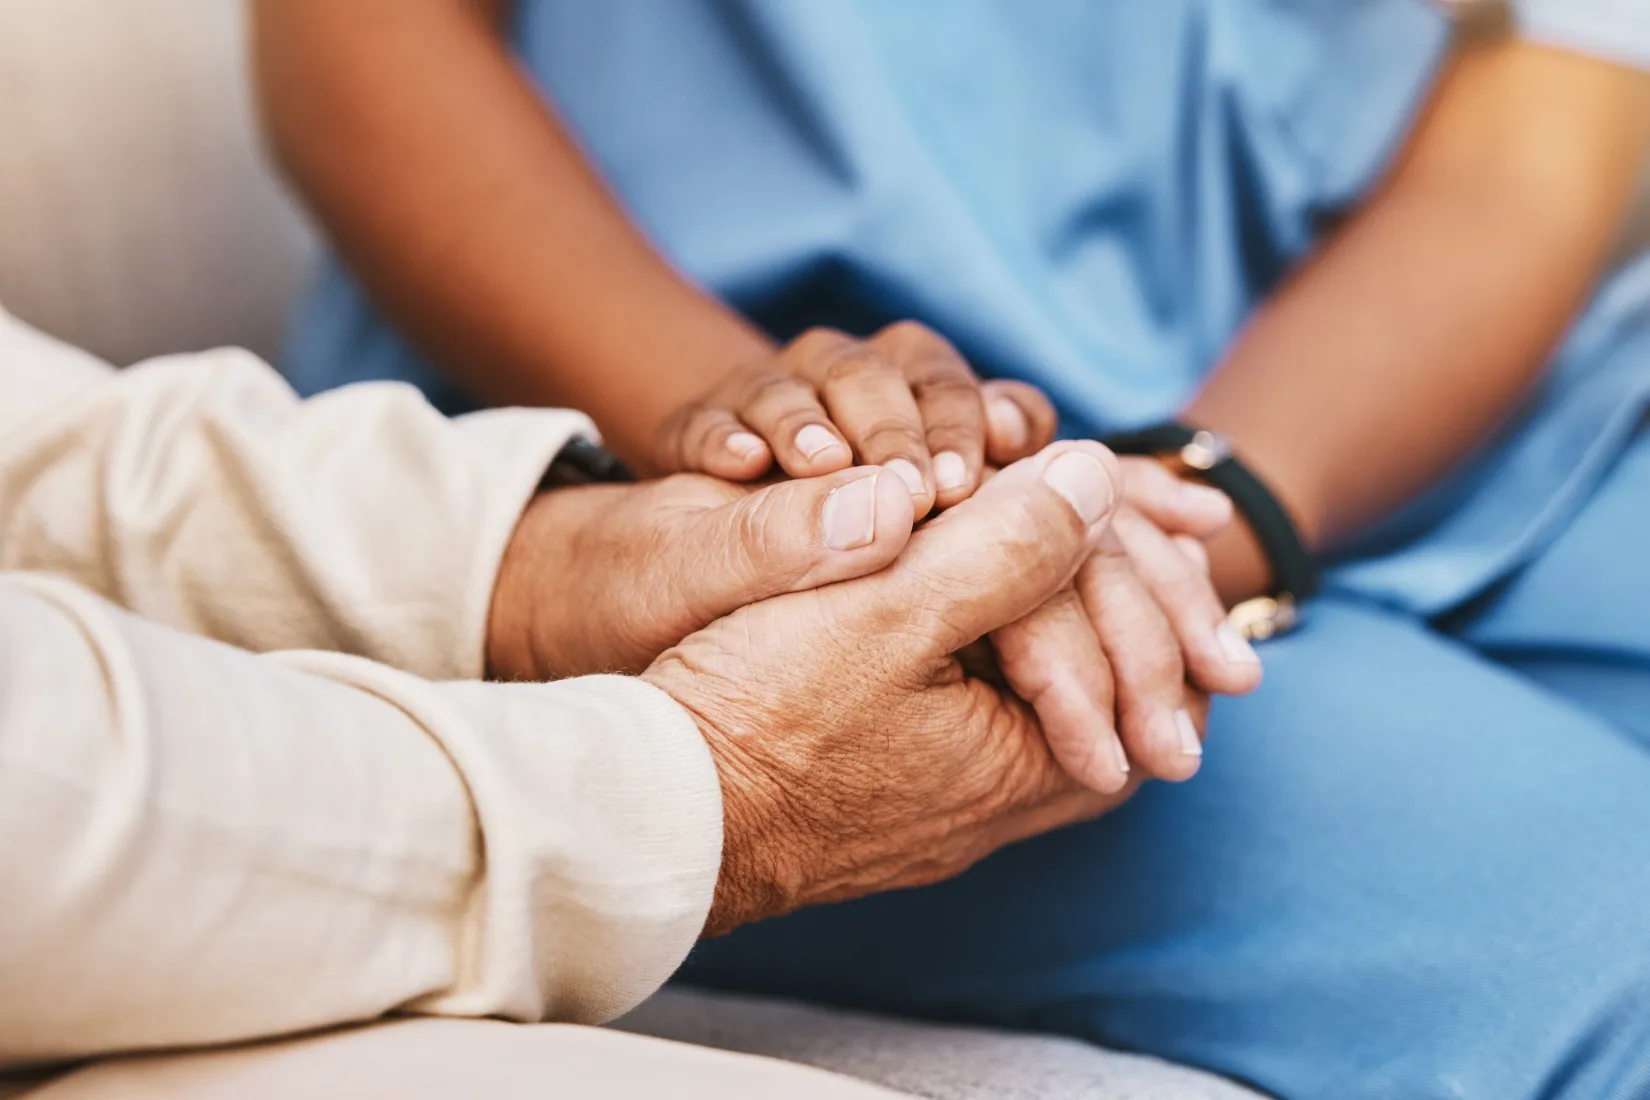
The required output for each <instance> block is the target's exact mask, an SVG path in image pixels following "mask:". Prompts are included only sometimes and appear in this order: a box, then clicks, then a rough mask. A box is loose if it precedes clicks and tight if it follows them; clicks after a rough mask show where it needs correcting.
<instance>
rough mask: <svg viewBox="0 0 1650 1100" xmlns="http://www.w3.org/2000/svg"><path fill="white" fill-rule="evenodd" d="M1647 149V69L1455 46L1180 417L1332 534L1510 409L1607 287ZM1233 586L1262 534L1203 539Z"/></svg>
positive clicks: (1384, 504)
mask: <svg viewBox="0 0 1650 1100" xmlns="http://www.w3.org/2000/svg"><path fill="white" fill-rule="evenodd" d="M1647 147H1650V75H1645V74H1641V73H1637V72H1635V71H1633V70H1630V69H1625V68H1619V67H1615V66H1612V65H1608V64H1605V63H1602V62H1596V61H1591V60H1588V59H1585V58H1583V57H1580V56H1578V55H1574V54H1569V53H1564V52H1560V51H1556V50H1551V49H1547V48H1543V47H1539V46H1535V45H1529V44H1523V43H1516V42H1507V43H1504V44H1496V45H1489V46H1483V47H1478V48H1475V49H1473V50H1470V51H1468V52H1465V53H1463V54H1462V55H1461V56H1460V57H1459V58H1458V59H1457V60H1456V61H1455V62H1454V63H1453V64H1452V66H1451V67H1450V69H1449V70H1448V72H1447V73H1446V74H1445V76H1444V77H1443V78H1442V81H1441V83H1440V85H1439V87H1438V89H1437V90H1436V92H1435V94H1434V96H1433V99H1432V102H1431V103H1430V105H1429V107H1428V109H1427V111H1426V112H1425V114H1424V116H1423V117H1422V119H1421V121H1420V123H1419V124H1418V126H1417V128H1416V130H1415V132H1414V133H1413V134H1412V136H1411V138H1410V141H1409V144H1408V146H1407V147H1406V149H1405V150H1404V152H1403V154H1402V156H1401V157H1400V159H1399V161H1398V163H1397V164H1396V165H1395V167H1394V169H1393V171H1392V172H1391V174H1390V176H1389V178H1388V179H1387V181H1386V182H1385V183H1384V185H1383V186H1382V188H1381V189H1380V191H1379V192H1378V193H1377V194H1376V195H1375V197H1374V198H1373V199H1372V200H1371V202H1370V203H1369V204H1368V206H1367V207H1365V208H1364V209H1363V210H1362V211H1361V212H1360V213H1359V214H1358V215H1357V216H1356V217H1355V218H1354V219H1353V220H1352V221H1351V222H1350V223H1349V224H1348V225H1347V227H1346V228H1345V229H1344V230H1343V231H1342V232H1341V233H1339V234H1338V235H1337V236H1336V237H1335V238H1334V240H1333V241H1332V242H1330V243H1329V244H1328V245H1327V246H1326V247H1325V248H1324V249H1323V250H1322V251H1321V252H1320V253H1319V254H1318V255H1317V256H1316V257H1315V258H1314V259H1312V260H1311V261H1310V262H1309V263H1307V264H1306V265H1305V266H1304V268H1303V269H1302V270H1301V271H1300V272H1299V273H1298V275H1297V276H1296V277H1295V278H1294V279H1293V280H1292V281H1291V282H1290V283H1289V284H1288V285H1287V286H1285V287H1284V288H1283V290H1282V291H1281V292H1279V293H1278V294H1277V295H1276V297H1275V298H1274V299H1273V300H1272V301H1271V302H1270V303H1269V304H1268V305H1267V306H1266V307H1265V308H1264V309H1262V310H1261V311H1260V313H1259V314H1258V315H1257V316H1256V318H1255V319H1254V321H1253V322H1252V323H1251V324H1250V326H1249V327H1248V329H1247V330H1246V331H1245V332H1244V333H1243V334H1242V335H1241V336H1240V337H1239V339H1238V340H1237V341H1236V342H1235V343H1234V345H1233V346H1232V348H1231V350H1230V352H1229V353H1228V355H1227V358H1226V360H1225V362H1224V363H1223V364H1222V365H1221V366H1220V368H1219V369H1218V370H1217V371H1216V373H1215V374H1214V376H1213V377H1212V378H1211V379H1210V380H1209V382H1208V384H1207V385H1206V386H1205V388H1204V389H1203V391H1202V392H1201V393H1200V394H1199V395H1198V396H1197V398H1196V399H1195V400H1194V401H1193V402H1192V404H1191V406H1190V408H1189V409H1188V410H1187V416H1188V418H1189V419H1191V420H1193V421H1195V422H1198V423H1202V424H1206V425H1209V426H1211V427H1215V428H1218V429H1220V430H1222V431H1225V432H1227V433H1229V434H1230V435H1231V436H1232V437H1233V439H1234V440H1235V442H1236V445H1237V447H1238V450H1239V452H1240V453H1241V454H1242V455H1243V456H1244V457H1245V458H1246V459H1247V460H1248V462H1250V463H1251V464H1252V465H1253V466H1254V467H1255V468H1256V469H1257V470H1258V471H1259V472H1260V473H1261V474H1262V475H1263V476H1264V477H1265V478H1266V479H1267V480H1268V481H1269V482H1270V483H1271V484H1272V486H1273V487H1274V489H1275V490H1276V491H1277V492H1278V493H1279V494H1280V495H1281V496H1282V497H1283V499H1284V500H1285V502H1286V503H1287V504H1288V505H1289V506H1290V508H1291V510H1292V511H1293V512H1294V514H1295V515H1296V517H1297V519H1298V520H1299V522H1300V523H1301V526H1302V527H1303V529H1304V534H1305V535H1306V537H1307V538H1308V540H1309V541H1310V542H1311V543H1313V544H1315V545H1318V546H1327V545H1332V544H1333V543H1334V542H1335V541H1336V540H1337V539H1340V538H1343V537H1345V536H1347V535H1348V534H1350V533H1352V532H1354V531H1356V530H1357V529H1358V528H1359V527H1360V526H1362V525H1364V524H1367V523H1369V522H1371V521H1372V520H1374V519H1376V518H1378V517H1379V516H1380V515H1382V514H1383V513H1384V512H1387V511H1389V510H1390V509H1393V508H1395V507H1396V506H1398V505H1400V504H1401V503H1403V502H1404V501H1405V500H1406V499H1408V498H1410V497H1412V496H1413V495H1415V494H1416V493H1418V492H1420V491H1421V490H1422V489H1424V488H1425V487H1426V486H1427V485H1428V484H1429V483H1431V482H1432V481H1434V480H1435V479H1437V478H1438V477H1440V476H1441V475H1442V474H1443V473H1444V472H1445V471H1447V470H1448V468H1449V467H1450V466H1451V465H1452V464H1454V463H1456V462H1458V461H1459V460H1460V459H1462V458H1463V457H1464V456H1465V455H1466V454H1467V453H1468V452H1469V451H1470V450H1471V449H1472V448H1473V447H1475V446H1476V445H1477V444H1479V443H1480V442H1482V441H1483V440H1484V439H1485V438H1486V437H1487V436H1488V435H1489V433H1491V432H1492V431H1493V430H1494V429H1495V428H1496V426H1497V425H1499V424H1500V423H1501V422H1502V421H1503V420H1504V419H1505V418H1506V417H1507V416H1508V415H1509V414H1510V413H1511V412H1512V411H1513V410H1514V409H1515V408H1516V406H1517V404H1518V402H1519V400H1520V399H1521V398H1522V397H1523V396H1524V395H1525V394H1526V393H1527V392H1528V390H1529V387H1530V385H1531V384H1532V382H1533V381H1534V380H1535V379H1536V377H1537V376H1538V374H1539V372H1540V371H1541V369H1542V368H1543V366H1544V365H1545V364H1546V362H1547V360H1548V359H1549V357H1550V356H1551V354H1552V352H1553V350H1554V348H1555V346H1556V345H1557V343H1558V342H1559V340H1560V339H1561V338H1562V336H1563V333H1564V332H1565V330H1566V329H1567V328H1568V327H1569V325H1570V324H1571V322H1572V321H1573V319H1574V318H1575V316H1576V314H1577V312H1578V311H1579V310H1580V309H1581V307H1582V305H1583V303H1584V301H1585V299H1586V296H1587V294H1588V293H1589V291H1590V290H1591V288H1592V287H1593V285H1594V284H1595V283H1596V281H1597V279H1598V278H1599V276H1600V274H1601V272H1602V269H1603V267H1604V265H1605V263H1606V261H1607V259H1608V256H1609V253H1610V248H1611V245H1612V243H1613V241H1614V239H1615V236H1616V233H1617V231H1618V229H1619V226H1620V223H1621V221H1622V219H1623V218H1624V216H1625V214H1626V211H1627V208H1628V206H1629V204H1630V202H1631V200H1632V196H1633V192H1634V188H1635V186H1636V184H1637V182H1638V180H1639V176H1640V173H1641V171H1642V170H1643V166H1644V163H1645V151H1646V148H1647ZM1213 550H1214V561H1215V568H1216V575H1217V579H1218V581H1219V582H1220V585H1221V589H1222V591H1223V593H1224V594H1225V595H1226V596H1227V597H1228V598H1241V597H1243V596H1246V595H1250V594H1253V593H1254V592H1256V591H1259V590H1260V589H1262V588H1263V587H1264V586H1265V584H1266V583H1267V577H1266V569H1265V566H1264V564H1263V561H1262V558H1261V557H1260V554H1259V551H1258V549H1257V548H1256V546H1255V544H1254V541H1253V538H1252V536H1251V535H1249V533H1248V532H1247V530H1246V529H1243V528H1241V527H1239V526H1237V525H1234V527H1232V528H1231V529H1229V530H1228V532H1227V533H1226V534H1225V535H1223V536H1222V537H1221V538H1220V539H1218V540H1217V542H1216V543H1215V545H1214V547H1213Z"/></svg>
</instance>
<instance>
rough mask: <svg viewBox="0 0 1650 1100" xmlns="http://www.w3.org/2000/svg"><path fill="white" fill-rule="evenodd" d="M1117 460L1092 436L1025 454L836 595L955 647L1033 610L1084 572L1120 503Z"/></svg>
mask: <svg viewBox="0 0 1650 1100" xmlns="http://www.w3.org/2000/svg"><path fill="white" fill-rule="evenodd" d="M1118 495H1119V475H1118V467H1117V460H1116V458H1115V457H1114V456H1113V455H1112V453H1111V452H1110V451H1108V450H1107V449H1106V448H1105V447H1103V446H1101V445H1100V444H1098V443H1091V442H1076V441H1074V442H1063V443H1056V444H1054V445H1052V446H1050V447H1047V448H1045V449H1043V450H1042V451H1041V452H1039V453H1038V454H1036V455H1033V456H1032V457H1030V458H1026V459H1022V460H1021V461H1019V462H1016V463H1014V464H1013V465H1012V466H1009V467H1008V468H1007V469H1005V470H1003V471H1002V472H1001V473H1000V474H998V475H997V476H996V477H994V478H992V479H991V480H990V481H989V482H987V483H986V484H985V485H984V486H983V487H981V489H980V490H979V491H978V492H977V493H975V494H974V495H973V496H972V497H970V498H969V499H968V500H966V501H964V502H963V503H961V504H959V505H956V506H955V507H953V508H951V509H950V510H949V511H947V512H946V513H944V514H943V515H942V516H940V517H939V518H938V519H936V520H934V521H933V522H931V523H929V524H928V525H926V526H925V527H923V528H922V530H920V531H918V532H917V533H915V534H914V535H912V536H911V540H910V545H909V547H908V548H907V549H906V552H905V554H904V555H903V556H902V557H901V558H900V560H899V562H898V563H897V564H896V566H895V567H894V568H893V569H891V570H888V571H887V572H885V573H882V574H879V575H878V576H876V577H871V578H868V579H867V580H865V581H864V582H861V583H859V584H853V585H844V586H842V587H841V588H840V589H838V590H836V592H834V593H833V594H832V598H833V599H834V600H843V601H854V602H855V603H856V604H857V606H854V607H846V608H844V609H843V611H844V613H845V614H848V615H853V614H854V613H856V612H858V613H861V614H864V615H868V616H870V617H872V618H874V619H878V620H881V621H884V622H887V621H896V622H905V623H910V624H912V631H913V632H914V633H916V634H918V635H919V636H920V637H922V638H923V639H924V641H925V643H927V644H929V645H931V646H932V647H933V650H934V652H936V653H937V654H943V655H949V654H952V653H955V652H956V651H957V650H959V649H962V648H963V647H964V646H966V645H968V644H969V643H971V642H973V641H975V640H977V639H979V638H981V637H983V636H985V635H986V634H989V633H990V632H991V631H993V630H996V629H997V628H999V627H1002V626H1006V625H1007V624H1009V623H1012V622H1015V621H1017V620H1019V619H1021V618H1023V617H1024V616H1026V615H1028V614H1030V613H1031V612H1032V611H1033V610H1035V609H1036V608H1038V607H1040V606H1042V604H1043V603H1044V602H1046V601H1047V600H1048V599H1049V598H1050V597H1051V596H1053V595H1054V593H1055V592H1057V591H1059V589H1060V588H1061V587H1062V586H1063V585H1064V584H1066V582H1068V581H1069V580H1071V578H1072V577H1073V576H1074V575H1075V574H1076V572H1077V569H1078V567H1079V566H1081V565H1082V563H1083V561H1084V560H1085V559H1086V558H1087V557H1088V555H1089V553H1090V552H1091V551H1092V550H1093V549H1094V547H1095V544H1096V543H1097V541H1098V539H1099V537H1100V536H1101V535H1102V534H1103V533H1104V532H1105V530H1106V529H1107V527H1108V526H1109V524H1110V522H1111V516H1112V513H1113V511H1114V510H1115V509H1116V507H1117V502H1118Z"/></svg>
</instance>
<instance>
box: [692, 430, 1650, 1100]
mask: <svg viewBox="0 0 1650 1100" xmlns="http://www.w3.org/2000/svg"><path fill="white" fill-rule="evenodd" d="M1461 619H1462V621H1458V622H1455V623H1453V624H1451V625H1449V626H1447V627H1440V626H1438V625H1436V624H1428V623H1425V622H1419V621H1416V620H1414V619H1413V618H1410V617H1407V616H1405V615H1402V614H1398V613H1395V612H1392V611H1389V610H1384V609H1382V608H1379V607H1373V606H1368V605H1365V604H1360V603H1358V602H1356V601H1353V600H1350V599H1343V598H1329V599H1325V600H1323V601H1321V602H1320V603H1319V604H1318V605H1316V606H1315V608H1314V612H1313V615H1312V618H1311V620H1310V624H1309V625H1308V626H1307V627H1306V628H1305V629H1303V630H1301V631H1300V632H1298V633H1296V634H1294V635H1292V636H1290V637H1288V638H1285V639H1281V640H1279V641H1276V642H1274V643H1272V644H1269V645H1268V646H1267V647H1266V648H1265V652H1264V656H1265V659H1266V665H1267V675H1266V683H1265V685H1264V686H1263V687H1262V688H1261V690H1260V691H1259V692H1257V693H1256V694H1255V695H1253V696H1251V697H1249V698H1247V699H1240V700H1230V701H1222V702H1220V703H1218V704H1217V705H1216V708H1215V710H1214V713H1213V717H1212V720H1211V735H1210V743H1209V747H1208V754H1207V756H1206V763H1205V766H1204V770H1203V772H1202V774H1201V775H1199V776H1198V777H1197V778H1196V779H1194V780H1193V781H1191V782H1190V783H1187V784H1184V785H1181V786H1171V785H1167V784H1161V783H1159V784H1153V785H1151V786H1149V787H1148V788H1147V789H1145V790H1143V791H1142V792H1141V794H1140V795H1139V796H1138V797H1137V798H1135V799H1134V801H1133V802H1131V803H1130V804H1129V805H1128V806H1126V807H1124V808H1123V809H1122V810H1120V811H1119V812H1117V813H1115V814H1113V815H1111V816H1109V817H1107V818H1105V819H1103V820H1100V821H1097V822H1094V823H1092V824H1089V825H1085V826H1081V827H1078V828H1074V829H1069V830H1066V831H1064V832H1061V833H1057V834H1054V835H1051V836H1047V837H1043V838H1040V839H1038V840H1035V841H1032V842H1029V843H1026V844H1022V845H1020V846H1018V847H1016V848H1013V849H1010V850H1008V851H1004V852H1001V853H999V854H998V855H996V856H995V857H993V858H992V859H990V860H988V861H986V862H985V863H983V864H981V865H980V866H978V867H976V868H975V869H973V870H972V871H970V872H969V873H968V874H966V875H964V876H963V877H961V878H959V879H957V880H955V881H952V882H949V883H946V884H943V885H940V886H936V887H930V888H926V889H922V890H914V891H908V892H904V893H898V894H891V895H885V896H882V897H878V898H872V899H868V900H865V901H860V902H855V903H852V904H847V905H841V906H835V907H831V908H826V909H819V910H814V911H811V912H805V913H801V914H797V915H796V916H793V917H789V918H786V919H784V920H779V921H773V922H769V923H767V924H763V925H757V926H753V927H751V928H748V929H744V930H741V931H740V932H738V933H736V934H735V935H733V936H731V937H729V938H727V939H725V940H720V941H715V942H712V943H709V944H706V945H704V946H703V947H702V948H701V949H700V950H699V951H697V952H696V953H695V957H694V958H693V960H691V962H690V965H689V968H688V971H687V973H686V976H687V979H688V980H690V981H693V982H696V983H700V984H707V985H714V986H718V987H724V988H733V989H742V990H752V991H760V992H765V993H775V994H783V995H791V996H798V997H804V998H809V999H815V1000H820V1001H826V1002H830V1003H834V1004H839V1005H845V1006H857V1007H864V1008H870V1009H876V1010H881V1011H885V1012H894V1013H900V1014H910V1015H916V1016H925V1017H935V1018H940V1019H948V1020H963V1021H973V1022H979V1023H984V1024H990V1025H997V1026H1003V1027H1010V1028H1024V1029H1034V1030H1038V1031H1053V1032H1060V1033H1064V1034H1068V1035H1075V1036H1079V1037H1082V1038H1087V1039H1091V1040H1093V1041H1094V1042H1097V1043H1104V1044H1106V1045H1109V1046H1117V1047H1124V1048H1131V1049H1136V1050H1143V1051H1148V1052H1151V1053H1154V1054H1157V1055H1161V1056H1163V1057H1166V1058H1170V1059H1173V1060H1175V1061H1178V1062H1183V1063H1187V1064H1190V1065H1195V1066H1201V1067H1204V1068H1207V1069H1211V1070H1214V1071H1217V1072H1220V1073H1224V1074H1227V1075H1229V1076H1232V1077H1235V1078H1238V1079H1240V1080H1244V1081H1247V1082H1250V1083H1252V1084H1254V1085H1256V1086H1258V1087H1259V1088H1261V1089H1262V1090H1264V1091H1267V1092H1270V1093H1273V1094H1275V1095H1278V1096H1281V1097H1286V1098H1290V1100H1306V1098H1313V1100H1317V1098H1320V1097H1335V1098H1339V1100H1358V1098H1362V1097H1371V1098H1374V1097H1380V1098H1383V1100H1385V1098H1400V1100H1427V1098H1432V1097H1438V1098H1444V1097H1449V1098H1474V1100H1476V1098H1482V1100H1520V1098H1526V1097H1529V1098H1534V1097H1552V1098H1559V1097H1562V1098H1566V1100H1571V1098H1574V1100H1603V1098H1615V1097H1641V1096H1650V433H1647V432H1644V431H1641V432H1640V435H1639V437H1638V439H1637V441H1636V442H1635V444H1634V445H1633V446H1632V448H1631V449H1630V450H1629V452H1628V453H1627V454H1626V455H1625V456H1624V457H1623V458H1622V460H1621V461H1620V463H1619V465H1618V466H1617V468H1616V469H1615V470H1614V471H1613V473H1612V474H1611V475H1610V477H1609V479H1608V481H1607V482H1606V483H1605V484H1604V485H1603V486H1602V487H1601V488H1600V489H1599V490H1598V492H1597V493H1596V494H1595V495H1594V497H1593V498H1592V499H1591V501H1590V502H1589V503H1588V504H1587V506H1586V507H1585V509H1584V510H1583V512H1582V513H1581V514H1580V515H1579V516H1578V517H1577V518H1576V519H1575V520H1574V522H1573V523H1571V524H1570V525H1569V527H1568V528H1567V530H1566V531H1565V532H1564V533H1563V534H1562V535H1561V536H1560V537H1559V538H1558V539H1557V541H1556V542H1555V543H1553V544H1552V545H1551V546H1550V547H1548V548H1547V549H1546V550H1545V551H1544V552H1543V554H1542V555H1541V556H1540V557H1539V558H1538V559H1537V560H1535V561H1534V562H1532V563H1531V564H1530V565H1528V566H1527V567H1525V569H1524V570H1523V571H1522V572H1521V573H1520V574H1519V575H1517V576H1516V577H1515V578H1514V579H1513V580H1512V581H1511V582H1510V583H1508V584H1507V585H1506V586H1505V587H1504V588H1503V590H1501V591H1500V592H1498V593H1496V594H1495V595H1494V596H1493V597H1492V598H1490V599H1488V600H1487V601H1485V604H1484V606H1483V607H1481V608H1480V609H1478V610H1477V611H1476V612H1475V613H1473V614H1471V615H1467V616H1462V617H1461Z"/></svg>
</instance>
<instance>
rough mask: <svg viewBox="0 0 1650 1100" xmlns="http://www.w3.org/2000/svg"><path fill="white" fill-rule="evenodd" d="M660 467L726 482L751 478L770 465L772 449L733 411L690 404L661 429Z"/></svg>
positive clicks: (756, 476) (750, 479)
mask: <svg viewBox="0 0 1650 1100" xmlns="http://www.w3.org/2000/svg"><path fill="white" fill-rule="evenodd" d="M658 454H659V458H660V462H659V466H660V468H661V469H663V470H666V471H668V472H671V473H675V472H677V471H684V470H685V471H690V472H693V473H703V474H710V475H712V476H713V477H720V478H725V479H726V480H728V481H753V480H755V479H756V478H759V477H761V476H762V475H763V474H765V473H767V472H768V469H769V467H771V466H772V465H773V451H772V450H770V449H769V448H768V444H767V443H766V441H764V440H763V439H762V437H761V436H759V435H756V434H755V433H754V432H752V431H751V430H750V429H749V428H747V427H745V425H744V423H743V422H741V421H740V419H739V418H738V417H737V416H735V415H734V414H733V411H732V410H731V409H728V408H725V407H721V406H717V405H708V404H701V405H690V406H688V407H687V408H685V409H683V410H682V411H680V412H678V413H677V414H675V415H674V416H672V417H671V419H670V421H669V422H668V423H666V425H665V427H664V429H663V431H662V432H661V438H660V445H659V448H658Z"/></svg>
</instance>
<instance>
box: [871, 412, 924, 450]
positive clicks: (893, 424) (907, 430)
mask: <svg viewBox="0 0 1650 1100" xmlns="http://www.w3.org/2000/svg"><path fill="white" fill-rule="evenodd" d="M860 446H861V449H862V450H865V451H867V452H874V453H876V454H879V455H882V454H888V455H893V454H920V453H921V452H922V451H923V450H924V449H925V447H924V437H923V433H922V432H921V431H920V430H919V429H918V428H917V426H916V425H915V424H912V423H911V422H910V421H908V420H900V419H896V418H894V417H884V418H883V419H881V420H876V421H873V422H872V423H871V424H870V425H868V426H867V427H866V428H865V430H864V431H862V432H861V433H860Z"/></svg>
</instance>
